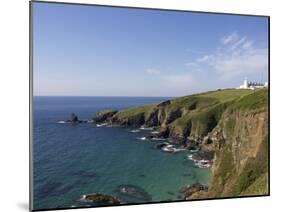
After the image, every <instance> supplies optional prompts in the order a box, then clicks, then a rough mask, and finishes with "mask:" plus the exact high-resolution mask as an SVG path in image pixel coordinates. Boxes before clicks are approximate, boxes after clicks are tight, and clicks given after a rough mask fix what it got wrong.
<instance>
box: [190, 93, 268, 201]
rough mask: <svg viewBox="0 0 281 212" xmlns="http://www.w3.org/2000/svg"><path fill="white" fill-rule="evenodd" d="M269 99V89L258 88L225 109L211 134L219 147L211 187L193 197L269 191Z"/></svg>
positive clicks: (216, 150) (253, 193)
mask: <svg viewBox="0 0 281 212" xmlns="http://www.w3.org/2000/svg"><path fill="white" fill-rule="evenodd" d="M267 101H268V99H267V91H265V90H261V91H257V92H256V93H254V94H251V95H249V96H246V97H244V98H242V99H240V100H238V101H236V102H235V103H234V104H233V105H232V106H231V107H229V108H228V109H227V110H226V111H225V112H224V114H223V115H222V117H221V120H220V122H219V124H218V126H217V127H216V128H215V129H214V130H213V131H212V132H211V133H210V134H209V138H210V139H211V140H212V141H213V144H214V145H213V149H214V151H215V158H214V162H213V166H212V178H211V182H210V187H209V190H208V192H197V193H194V194H193V195H192V196H191V197H189V199H198V198H214V197H233V196H239V195H241V196H245V195H266V194H268V160H269V158H268V142H269V141H268V133H269V132H268V108H267V104H268V102H267Z"/></svg>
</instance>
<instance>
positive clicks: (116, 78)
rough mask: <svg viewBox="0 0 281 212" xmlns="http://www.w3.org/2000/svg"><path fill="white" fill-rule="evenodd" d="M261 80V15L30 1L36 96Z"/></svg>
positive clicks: (139, 92)
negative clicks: (31, 3) (31, 2)
mask: <svg viewBox="0 0 281 212" xmlns="http://www.w3.org/2000/svg"><path fill="white" fill-rule="evenodd" d="M245 78H247V79H248V80H251V81H262V82H264V81H267V80H268V19H267V18H266V17H254V16H235V15H221V14H206V13H191V12H176V11H169V12H167V11H160V10H145V9H128V8H112V7H97V6H83V5H68V4H52V3H40V2H35V3H34V2H33V80H34V81H33V87H34V95H35V96H183V95H188V94H193V93H198V92H202V91H208V90H214V89H218V88H232V87H238V86H239V85H240V84H242V82H243V80H244V79H245Z"/></svg>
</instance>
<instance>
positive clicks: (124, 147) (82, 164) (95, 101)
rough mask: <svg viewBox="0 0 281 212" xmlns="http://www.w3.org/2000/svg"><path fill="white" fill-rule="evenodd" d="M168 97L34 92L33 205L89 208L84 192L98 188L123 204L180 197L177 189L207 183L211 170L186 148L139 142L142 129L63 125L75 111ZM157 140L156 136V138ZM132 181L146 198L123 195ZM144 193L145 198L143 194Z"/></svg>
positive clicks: (82, 113) (84, 114)
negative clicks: (200, 165) (122, 190)
mask: <svg viewBox="0 0 281 212" xmlns="http://www.w3.org/2000/svg"><path fill="white" fill-rule="evenodd" d="M167 99H170V98H168V97H46V96H44V97H43V96H42V97H39V96H36V97H33V141H32V145H33V148H32V149H33V152H32V154H33V161H32V163H33V172H32V175H33V176H32V177H33V208H34V209H37V210H40V209H55V208H75V207H91V206H92V205H91V204H89V203H85V202H82V201H81V197H82V196H83V195H84V194H91V193H101V194H106V195H111V196H114V197H117V198H119V199H121V200H122V203H125V204H134V203H147V202H162V201H175V200H181V199H182V194H181V193H180V192H179V190H180V188H182V187H183V186H185V185H190V184H193V183H196V182H199V183H201V184H205V185H207V184H208V180H209V175H210V170H209V169H207V168H198V167H197V166H196V165H195V164H194V162H193V161H191V160H189V158H188V156H189V155H190V154H191V153H190V152H188V151H184V152H178V153H169V152H164V151H162V150H161V149H157V148H155V147H154V146H155V144H156V143H157V142H148V141H142V140H139V139H138V138H140V137H142V136H144V135H147V134H148V133H149V132H148V131H147V130H140V131H139V132H135V133H133V132H131V131H132V130H135V128H126V127H111V128H110V127H97V126H96V125H95V124H93V123H81V124H77V125H72V124H62V123H60V121H61V120H67V119H70V117H71V113H75V114H76V115H77V116H78V118H79V119H82V120H83V119H85V120H86V119H87V120H89V119H91V118H92V117H94V115H95V113H96V112H97V111H100V110H104V109H116V110H122V109H126V108H130V107H135V106H140V105H145V104H151V103H160V102H162V101H164V100H167ZM158 142H159V141H158ZM122 185H129V186H131V187H132V186H133V187H134V188H137V189H141V190H142V191H143V192H145V193H146V194H147V196H146V198H145V199H141V198H131V197H130V196H129V197H128V196H122V195H120V193H118V190H117V188H118V187H119V186H122ZM147 197H148V198H147Z"/></svg>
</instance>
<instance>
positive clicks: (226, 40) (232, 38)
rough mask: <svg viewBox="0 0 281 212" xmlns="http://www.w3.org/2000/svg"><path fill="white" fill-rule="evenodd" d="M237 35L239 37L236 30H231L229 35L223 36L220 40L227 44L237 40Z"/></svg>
mask: <svg viewBox="0 0 281 212" xmlns="http://www.w3.org/2000/svg"><path fill="white" fill-rule="evenodd" d="M238 37H239V35H238V34H237V33H236V32H233V33H231V34H230V35H228V36H225V37H223V38H222V40H221V42H222V43H223V44H224V45H227V44H230V43H233V42H235V41H237V39H238Z"/></svg>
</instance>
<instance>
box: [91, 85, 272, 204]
mask: <svg viewBox="0 0 281 212" xmlns="http://www.w3.org/2000/svg"><path fill="white" fill-rule="evenodd" d="M267 98H268V90H267V89H266V88H263V89H259V90H256V91H252V90H234V89H225V90H218V91H210V92H206V93H201V94H196V95H191V96H185V97H180V98H175V99H172V100H169V101H165V102H162V103H160V104H154V105H145V106H141V107H136V108H130V109H127V110H123V111H118V112H117V111H105V112H100V113H98V114H96V117H95V118H94V121H95V122H97V123H100V120H102V122H106V123H107V124H108V125H121V126H141V125H145V126H146V127H155V128H157V129H158V130H159V131H160V134H159V135H158V136H160V137H165V138H167V137H169V138H171V139H172V140H173V141H174V142H176V143H183V144H187V143H190V142H193V143H194V142H195V143H196V145H197V146H198V147H199V149H200V152H199V154H197V155H196V157H202V156H200V155H203V156H204V155H205V156H206V155H207V156H208V157H209V155H212V156H213V155H214V158H213V160H212V176H211V180H210V184H209V189H208V191H206V189H204V190H203V191H198V192H195V193H193V194H192V195H190V196H189V197H188V199H194V198H195V199H198V198H213V197H227V196H237V195H260V194H267V193H268V187H267V185H268V99H267ZM101 116H102V117H101ZM205 153H212V154H205Z"/></svg>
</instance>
